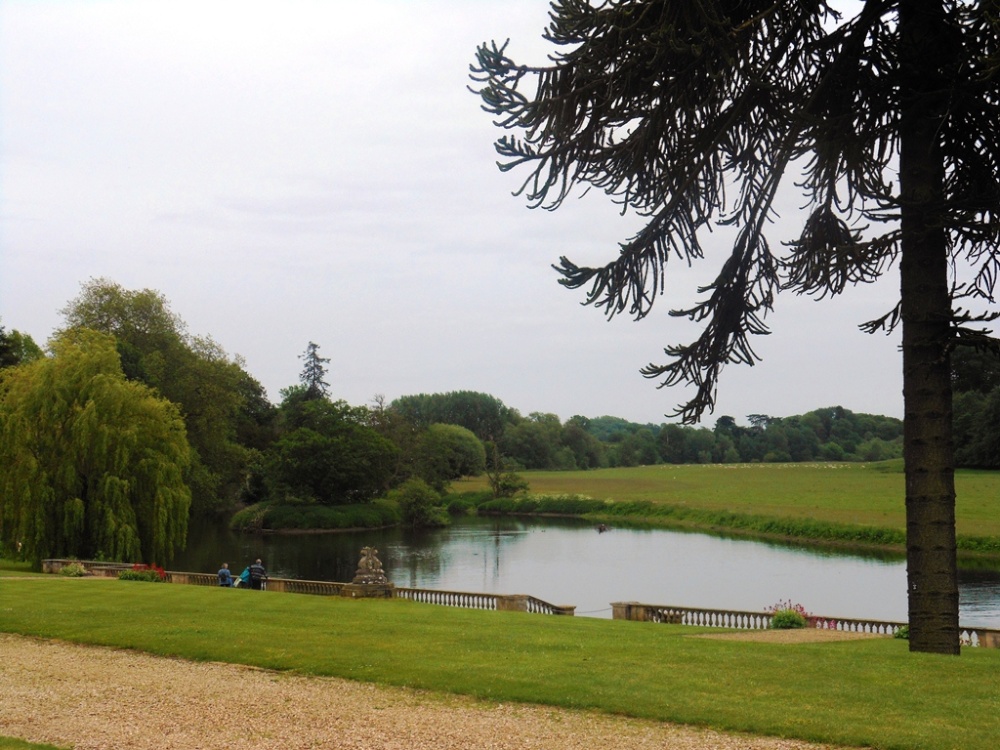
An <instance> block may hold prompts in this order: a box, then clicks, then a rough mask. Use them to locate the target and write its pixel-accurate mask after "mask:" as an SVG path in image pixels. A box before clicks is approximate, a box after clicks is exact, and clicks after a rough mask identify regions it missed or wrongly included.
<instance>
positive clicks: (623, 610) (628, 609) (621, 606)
mask: <svg viewBox="0 0 1000 750" xmlns="http://www.w3.org/2000/svg"><path fill="white" fill-rule="evenodd" d="M638 606H639V603H638V602H611V619H612V620H635V619H637V618H636V617H633V612H632V610H633V608H634V607H638Z"/></svg>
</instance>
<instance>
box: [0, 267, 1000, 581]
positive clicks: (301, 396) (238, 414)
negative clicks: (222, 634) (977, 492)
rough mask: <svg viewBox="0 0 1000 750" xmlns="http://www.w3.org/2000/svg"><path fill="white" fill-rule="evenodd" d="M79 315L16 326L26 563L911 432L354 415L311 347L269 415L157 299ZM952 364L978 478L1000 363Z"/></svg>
mask: <svg viewBox="0 0 1000 750" xmlns="http://www.w3.org/2000/svg"><path fill="white" fill-rule="evenodd" d="M63 313H64V315H65V316H66V325H65V327H64V328H63V329H62V330H60V331H58V332H57V333H56V334H55V335H54V336H53V339H52V340H51V341H50V342H49V345H48V350H47V352H44V353H43V351H42V350H41V349H40V348H39V347H38V346H37V345H36V344H35V343H34V342H33V341H32V340H31V337H30V336H27V335H25V334H22V333H20V332H18V331H9V332H8V331H6V330H5V329H3V328H2V327H0V437H2V442H0V454H2V455H0V461H3V465H4V466H6V467H10V468H8V469H7V470H6V471H5V472H4V474H3V483H2V484H0V545H3V546H4V548H5V549H6V550H7V551H8V552H10V551H11V549H12V548H13V547H14V546H15V545H16V544H18V543H20V544H21V545H22V549H23V550H24V553H25V554H30V555H33V556H35V557H37V556H39V555H50V554H79V555H84V554H88V555H93V556H106V557H111V558H114V557H123V558H135V557H138V556H140V555H141V556H142V557H143V558H144V559H147V560H150V561H160V562H162V561H163V560H164V558H165V557H169V555H170V554H171V552H172V550H175V549H177V548H178V547H179V545H181V544H183V540H184V536H185V533H186V532H185V530H186V524H187V523H188V519H189V518H192V519H195V520H197V519H198V517H200V516H202V515H204V514H206V513H231V512H232V511H234V510H235V509H237V508H239V507H243V506H247V505H251V504H254V503H260V502H265V501H266V502H270V503H278V504H292V505H318V506H324V505H326V506H337V505H345V504H356V503H368V502H371V501H372V500H374V499H376V498H379V497H386V496H391V497H396V498H402V500H403V501H405V502H402V501H401V505H405V506H406V507H407V508H408V513H409V514H410V515H409V516H408V517H409V518H410V520H413V519H416V518H421V517H428V516H433V513H431V512H430V511H428V510H427V509H428V508H429V507H431V506H429V505H428V502H429V501H428V499H427V498H429V497H432V496H433V493H441V492H442V491H444V490H446V489H447V488H448V486H449V484H450V483H451V482H452V481H454V480H455V479H458V478H460V477H463V476H470V475H478V474H482V473H484V472H486V473H487V474H488V476H489V477H490V484H491V486H494V487H495V489H496V490H497V491H498V492H512V491H516V490H517V489H518V488H523V486H524V483H523V480H521V479H520V478H519V477H518V476H517V475H516V474H515V473H514V472H516V471H518V470H522V469H546V470H579V469H596V468H605V467H617V466H636V465H647V464H657V463H678V464H679V463H736V462H782V461H815V460H823V461H878V460H883V459H888V458H896V457H898V456H900V455H901V451H902V448H901V445H902V423H901V421H900V420H897V419H892V418H889V417H882V416H876V415H870V414H855V413H854V412H851V411H850V410H847V409H844V408H842V407H828V408H823V409H817V410H815V411H811V412H809V413H807V414H803V415H797V416H791V417H784V418H779V417H771V416H768V415H763V414H751V415H747V417H746V419H745V422H746V424H740V423H738V422H737V420H736V419H735V418H733V417H731V416H722V417H720V418H719V419H717V420H716V422H715V425H714V427H713V428H711V429H710V428H707V427H694V426H689V425H680V424H662V423H661V424H654V423H645V424H638V423H633V422H629V421H627V420H625V419H621V418H619V417H612V416H601V417H594V418H588V417H583V416H579V415H578V416H574V417H571V418H570V419H568V420H567V421H565V422H562V421H561V420H560V419H559V417H558V416H556V415H555V414H548V413H541V412H532V413H531V414H528V415H527V416H523V415H521V414H520V412H518V410H517V409H514V408H512V407H509V406H507V405H506V404H504V403H503V402H502V401H501V400H500V399H498V398H496V397H495V396H492V395H489V394H484V393H477V392H473V391H457V392H450V393H435V394H417V395H411V396H404V397H401V398H399V399H397V400H395V401H393V402H391V403H387V402H386V400H385V399H384V398H383V397H381V396H375V398H374V400H373V402H372V404H370V405H366V406H352V405H350V404H348V403H346V402H345V401H343V400H335V399H333V398H332V397H331V395H330V393H331V387H330V384H329V383H328V382H327V368H326V365H327V364H328V362H329V360H328V359H327V358H324V357H321V356H320V354H319V346H318V345H317V344H315V343H314V342H309V344H308V346H307V348H306V350H305V352H304V354H303V355H302V356H301V359H302V360H303V365H302V370H301V374H300V378H299V381H300V382H299V383H298V384H295V385H292V386H289V387H287V388H285V389H283V390H282V391H281V394H280V395H281V400H280V401H279V403H277V404H272V403H271V401H270V400H269V399H268V396H267V394H266V392H265V391H264V388H263V387H262V386H261V385H260V383H259V382H258V381H257V380H255V379H254V378H253V377H252V376H251V375H250V374H249V373H247V372H246V371H245V370H244V368H243V363H242V361H241V360H240V359H239V358H238V357H231V356H229V355H228V354H226V352H225V351H224V350H223V349H222V348H221V347H220V346H219V345H218V344H216V343H215V342H213V341H212V340H211V339H210V338H204V337H195V336H190V335H188V334H187V332H186V328H185V325H184V323H183V321H182V320H181V319H180V318H179V317H178V316H177V315H175V314H174V313H173V312H172V311H171V310H170V307H169V304H168V303H167V301H166V299H164V298H163V296H162V295H160V294H159V293H158V292H155V291H151V290H141V291H131V290H127V289H124V288H122V287H120V286H119V285H117V284H114V283H112V282H109V281H107V280H103V279H98V280H91V281H89V282H87V283H85V284H84V285H83V288H82V292H81V294H80V296H79V297H78V298H76V299H75V300H73V301H72V302H71V303H70V304H69V305H68V306H67V307H66V309H65V310H64V311H63ZM955 362H956V364H955V372H954V381H955V390H956V393H957V394H958V396H957V398H956V411H955V422H956V435H957V436H958V441H957V449H958V455H959V456H961V457H963V462H964V463H963V465H968V466H977V467H990V468H993V467H996V466H998V465H1000V435H998V430H997V429H996V425H997V424H1000V422H998V420H997V419H996V418H995V417H996V416H1000V365H998V364H997V361H996V360H995V359H991V358H990V357H988V356H986V355H984V354H977V353H975V352H969V353H968V354H966V355H964V356H959V357H956V359H955ZM333 390H335V389H333ZM53 398H54V399H55V400H52V399H53ZM50 400H51V401H52V403H49V401H50ZM80 414H84V415H88V416H87V419H86V420H80V419H78V416H79V415H80ZM26 425H30V426H31V428H32V429H27V428H26V427H25V426H26ZM67 425H70V426H71V427H70V428H69V429H67ZM138 432H141V433H143V434H138ZM168 436H169V437H168ZM151 437H155V440H150V438H151ZM57 438H58V440H57ZM60 441H61V442H60ZM144 451H145V453H143V452H144ZM39 456H41V457H44V460H39V458H38V457H39ZM156 488H159V489H158V490H157V489H156ZM157 491H158V492H160V493H161V494H159V495H157V494H156V492H157ZM116 493H117V494H116ZM149 493H153V494H149ZM165 509H169V510H165ZM151 513H152V514H153V515H154V516H155V520H154V519H151V518H150V514H151ZM178 516H183V518H180V517H178ZM24 519H29V520H30V523H28V522H26V521H25V520H24ZM25 545H27V546H25Z"/></svg>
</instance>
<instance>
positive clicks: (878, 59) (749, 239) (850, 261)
mask: <svg viewBox="0 0 1000 750" xmlns="http://www.w3.org/2000/svg"><path fill="white" fill-rule="evenodd" d="M839 5H840V4H838V3H834V2H825V1H824V0H805V1H803V0H770V1H765V2H746V0H690V1H689V2H679V1H678V0H606V1H604V2H593V3H591V2H587V1H586V0H557V1H556V2H553V3H552V11H551V14H550V16H551V23H550V24H549V27H548V29H547V30H546V32H545V34H544V36H545V38H546V39H547V40H548V41H549V42H551V43H552V44H553V45H554V46H555V48H556V50H555V52H553V53H552V54H551V56H550V64H548V65H544V66H528V65H523V64H519V63H516V62H515V61H514V60H512V59H510V58H509V57H508V56H507V54H506V45H502V46H499V45H497V44H495V43H493V44H484V45H482V46H481V47H480V48H479V50H478V55H477V63H476V65H474V66H473V78H474V79H475V80H476V81H478V82H479V83H480V85H481V88H480V89H479V93H480V95H481V97H482V100H483V103H484V109H486V110H487V111H488V112H491V113H492V114H493V115H494V116H495V118H496V123H497V125H499V126H500V127H503V128H505V129H508V130H511V131H518V132H519V135H509V136H504V137H502V138H500V139H499V140H498V141H497V144H496V148H497V151H498V153H499V154H500V156H501V160H502V161H501V165H500V166H501V169H503V170H509V169H515V168H524V169H526V170H527V176H526V178H525V179H524V182H523V183H522V184H521V188H520V190H519V193H520V194H523V195H524V196H525V197H526V199H527V201H528V203H529V205H531V206H533V207H544V208H547V209H554V208H557V207H558V206H559V205H561V204H562V202H563V201H564V200H565V199H566V198H567V197H569V196H570V194H571V193H572V192H573V189H574V188H575V187H578V186H581V185H582V186H585V187H596V188H598V189H600V190H603V191H604V192H606V193H607V194H608V195H610V196H611V197H612V198H613V199H614V200H615V201H617V202H619V203H620V204H621V205H622V206H623V210H626V209H631V210H633V211H635V212H637V213H638V214H640V215H642V216H645V217H646V219H647V221H646V224H645V226H644V227H643V228H642V229H641V230H640V231H639V232H638V233H637V234H636V235H635V236H634V237H631V238H629V239H627V240H625V241H623V242H622V243H621V244H620V246H619V248H618V253H617V255H616V256H615V257H614V258H613V259H611V260H610V261H609V262H608V263H607V264H605V265H603V266H597V267H581V266H578V265H576V264H575V263H573V262H572V261H571V260H569V259H568V258H566V257H563V258H562V260H561V261H560V263H559V265H558V266H557V269H558V270H559V271H560V272H561V274H562V275H563V278H562V280H561V282H562V283H563V284H564V285H566V286H567V287H570V288H586V289H587V302H588V303H590V304H593V305H595V306H597V307H599V308H601V309H603V310H604V312H605V313H606V314H607V315H608V316H613V315H617V314H619V313H628V314H630V315H632V316H633V317H635V318H636V319H640V318H643V317H645V316H646V315H648V313H649V312H650V309H651V307H652V305H653V303H654V301H655V299H656V298H657V297H658V296H659V295H660V294H661V293H662V292H663V291H664V288H665V284H666V269H667V266H668V263H669V262H670V261H671V260H673V261H674V262H677V261H680V262H682V263H688V262H692V261H698V260H701V259H703V258H704V257H705V256H706V255H708V254H709V253H708V252H707V250H708V248H706V246H703V244H702V241H703V237H704V234H705V231H706V230H708V229H709V228H710V226H711V225H712V224H715V223H721V224H723V225H728V226H731V227H732V228H733V235H732V236H733V238H734V239H733V241H732V244H731V246H730V250H729V252H728V255H724V257H723V258H722V259H721V260H720V263H719V269H720V270H719V273H718V276H717V277H716V279H715V281H714V282H712V283H711V284H710V285H708V286H707V287H705V288H704V289H702V290H701V291H702V293H703V294H704V295H705V296H704V298H703V300H702V301H701V302H699V303H698V304H696V305H694V306H693V307H690V308H688V309H685V310H677V311H674V312H673V314H674V315H679V316H683V317H687V318H689V319H691V320H692V321H694V322H697V323H700V324H702V333H701V335H700V336H699V337H698V338H697V340H695V341H694V342H691V343H689V344H679V345H672V346H669V347H667V348H666V349H665V353H666V354H667V356H668V361H667V362H666V363H664V364H650V365H648V366H647V367H646V368H644V370H643V372H644V374H645V375H647V376H648V377H651V378H657V379H660V380H661V384H662V385H667V386H669V385H674V384H683V383H687V384H691V385H693V386H694V387H695V395H694V397H693V398H692V399H691V400H690V401H689V402H687V403H685V404H682V405H681V406H680V407H679V408H678V410H677V412H676V413H677V415H679V416H681V417H682V418H683V419H684V420H685V421H686V422H692V421H696V420H698V419H699V418H700V417H701V416H702V414H703V413H704V412H705V411H710V410H711V408H712V406H713V403H714V400H715V395H716V388H717V383H718V378H719V374H720V373H721V371H722V369H723V368H724V367H725V366H726V365H727V364H753V363H754V361H755V360H756V359H757V355H756V354H755V352H754V350H753V347H752V344H751V337H752V336H754V335H764V334H766V333H768V329H767V325H766V323H765V318H766V316H767V314H768V312H769V311H770V310H771V309H772V307H773V305H774V301H775V297H776V295H777V294H778V293H779V292H780V291H782V290H791V291H793V292H796V293H799V294H809V295H814V296H816V297H818V298H821V297H825V296H832V295H836V294H839V293H840V292H842V291H843V290H844V289H845V288H846V287H847V286H849V285H852V284H857V283H866V282H870V281H874V280H876V279H878V278H880V277H881V276H883V275H884V274H885V273H886V272H887V271H888V270H889V269H890V268H894V267H896V266H897V264H898V269H899V273H900V291H901V294H900V298H899V303H898V304H897V305H896V306H894V307H893V308H892V309H891V310H889V311H888V312H887V313H886V314H885V315H884V316H882V317H881V318H879V319H877V320H874V321H870V322H869V323H867V324H865V326H864V327H866V328H867V329H868V330H870V331H876V330H885V329H889V330H891V329H893V328H895V327H896V326H897V325H899V326H901V328H902V339H903V343H902V349H903V372H904V386H903V388H904V400H905V411H906V427H905V446H906V447H905V458H906V466H907V500H906V502H907V511H908V513H907V515H908V520H907V533H908V540H909V541H908V571H909V581H908V587H907V588H908V591H909V599H910V625H911V641H910V646H911V648H912V649H913V650H919V651H939V652H944V653H958V648H959V642H958V586H957V564H956V560H955V541H954V503H955V491H954V477H953V467H954V459H953V451H952V438H951V409H952V403H951V389H950V383H949V365H948V359H949V356H950V352H951V350H952V348H953V347H954V346H956V345H957V344H970V345H973V346H977V347H989V348H992V349H994V350H997V349H998V348H1000V347H998V346H997V342H996V340H995V339H993V338H992V336H991V334H990V332H989V331H988V330H985V329H984V328H983V327H982V324H983V323H987V322H989V321H992V320H994V319H995V314H994V313H992V312H990V311H989V310H988V309H987V310H985V311H979V312H970V311H969V310H968V309H967V308H968V306H969V305H970V304H971V305H975V304H976V303H980V304H981V303H983V302H987V303H988V302H992V300H993V291H994V285H995V282H996V279H997V276H998V273H1000V254H998V252H997V247H998V244H1000V243H998V240H1000V221H997V214H998V211H1000V130H998V129H997V128H996V122H997V116H998V114H1000V76H998V75H997V73H998V69H1000V22H998V17H1000V14H998V11H997V4H996V3H995V2H985V1H983V2H960V1H959V0H927V1H926V2H909V1H904V0H866V2H863V3H857V4H851V5H849V6H848V5H846V4H845V6H844V7H845V8H847V9H849V10H850V11H851V13H852V15H850V16H849V17H843V16H841V15H840V14H839V13H838V12H837V9H838V6H839ZM783 186H792V187H795V186H797V187H798V188H799V189H800V190H801V193H802V195H803V199H802V205H804V206H805V213H804V216H803V228H802V231H801V233H800V234H799V235H798V236H797V237H796V236H790V237H775V236H774V234H775V228H774V225H772V224H770V219H771V218H772V214H773V211H774V208H775V201H776V199H777V197H778V195H779V190H780V189H781V188H782V187H783ZM782 244H784V245H786V246H787V248H788V249H787V251H783V250H781V246H782Z"/></svg>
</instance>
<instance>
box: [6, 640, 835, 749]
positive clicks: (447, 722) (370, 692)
mask: <svg viewBox="0 0 1000 750" xmlns="http://www.w3.org/2000/svg"><path fill="white" fill-rule="evenodd" d="M0 735H7V736H13V737H20V738H23V739H28V740H31V741H34V742H48V743H52V744H55V745H61V746H72V747H74V748H76V750H108V749H111V748H114V750H124V749H125V748H136V749H138V750H146V749H147V748H148V749H149V750H154V749H155V750H175V749H176V750H189V749H191V748H198V749H199V750H207V749H209V748H211V749H212V750H216V749H218V750H222V749H224V748H233V749H234V750H236V749H237V748H238V749H239V750H264V749H265V748H266V749H268V750H270V749H271V748H274V749H275V750H278V749H280V750H297V749H299V748H345V749H347V748H365V749H366V750H382V749H384V750H390V749H392V750H394V749H396V748H399V749H400V750H403V749H404V748H405V749H406V750H412V749H413V748H421V749H429V750H436V749H438V748H449V749H451V748H490V749H491V750H493V749H506V748H511V749H514V748H519V749H523V748H560V749H563V748H566V749H573V748H581V749H583V748H586V749H587V750H592V749H593V748H605V747H622V748H629V749H630V750H645V749H646V748H660V749H661V750H664V749H667V748H669V749H670V750H707V749H709V748H711V749H713V750H716V749H717V750H737V749H738V750H819V749H820V748H821V747H824V746H820V745H814V744H809V743H804V742H795V741H788V740H778V739H771V738H760V737H748V736H740V735H731V734H722V733H719V732H713V731H706V730H699V729H692V728H688V727H679V726H673V725H670V724H662V723H657V722H647V721H638V720H632V719H625V718H621V717H613V716H606V715H603V714H597V713H592V712H584V711H567V710H562V709H554V708H546V707H538V706H524V705H517V704H491V703H485V702H481V701H475V700H472V699H468V698H462V697H454V696H448V695H440V694H437V693H427V692H421V691H415V690H407V689H401V688H387V687H379V686H375V685H369V684H364V683H356V682H350V681H346V680H340V679H334V678H315V677H302V676H297V675H292V674H284V673H277V672H271V671H267V670H261V669H255V668H251V667H243V666H234V665H227V664H219V663H197V662H189V661H184V660H180V659H168V658H162V657H156V656H150V655H148V654H142V653H138V652H132V651H120V650H114V649H108V648H101V647H94V646H78V645H73V644H67V643H62V642H58V641H45V640H38V639H34V638H24V637H20V636H14V635H8V634H0Z"/></svg>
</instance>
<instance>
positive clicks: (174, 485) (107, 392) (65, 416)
mask: <svg viewBox="0 0 1000 750" xmlns="http://www.w3.org/2000/svg"><path fill="white" fill-rule="evenodd" d="M52 351H53V356H51V357H45V358H42V359H38V360H35V361H33V362H30V363H28V364H23V365H21V366H19V367H13V368H9V369H6V370H4V371H2V374H0V466H3V467H4V469H3V473H2V474H0V545H2V546H4V547H6V548H7V549H8V550H9V551H11V552H16V551H19V552H20V554H21V555H23V556H24V557H26V558H27V559H30V560H32V561H34V562H35V563H38V562H39V561H40V560H41V559H43V558H45V557H53V556H74V557H86V558H90V559H100V560H125V561H136V560H144V561H146V562H149V563H153V562H157V563H160V564H163V563H166V562H168V561H169V560H170V558H171V556H172V555H173V554H174V552H176V551H177V550H179V549H181V548H183V545H184V542H185V539H186V536H187V520H188V506H189V505H190V502H191V493H190V490H189V489H188V487H187V485H186V484H185V483H184V476H183V475H184V471H185V469H186V467H187V463H188V461H189V449H188V443H187V439H186V437H185V432H184V422H183V420H182V419H181V416H180V414H179V412H178V410H177V408H176V407H175V406H174V405H173V404H171V403H170V402H169V401H167V400H165V399H162V398H158V397H157V396H156V394H155V393H154V392H153V391H152V390H151V389H149V388H147V387H146V386H144V385H142V384H140V383H136V382H134V381H129V380H126V378H125V375H124V374H123V372H122V369H121V364H120V361H119V357H118V353H117V351H116V350H115V341H114V339H113V338H111V337H110V336H107V335H104V334H101V333H98V332H96V331H91V330H87V329H74V330H71V331H69V332H67V333H65V334H63V335H62V336H60V337H59V338H57V339H56V340H55V342H54V343H53V345H52Z"/></svg>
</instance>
